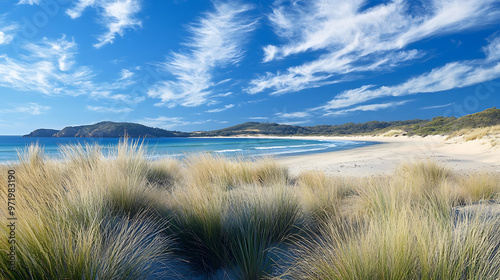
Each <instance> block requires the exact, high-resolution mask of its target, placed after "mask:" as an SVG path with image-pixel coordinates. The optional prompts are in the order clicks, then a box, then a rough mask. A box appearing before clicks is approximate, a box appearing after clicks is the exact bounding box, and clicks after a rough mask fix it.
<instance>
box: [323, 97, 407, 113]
mask: <svg viewBox="0 0 500 280" xmlns="http://www.w3.org/2000/svg"><path fill="white" fill-rule="evenodd" d="M410 101H411V100H405V101H400V102H388V103H380V104H369V105H361V106H357V107H354V108H351V109H344V110H338V111H329V112H327V113H325V114H324V115H323V116H339V115H346V114H349V113H352V112H356V111H364V112H366V111H378V110H382V109H387V108H394V107H397V106H401V105H403V104H406V103H408V102H410Z"/></svg>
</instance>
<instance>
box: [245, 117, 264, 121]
mask: <svg viewBox="0 0 500 280" xmlns="http://www.w3.org/2000/svg"><path fill="white" fill-rule="evenodd" d="M248 119H249V120H267V119H269V118H268V117H250V118H248Z"/></svg>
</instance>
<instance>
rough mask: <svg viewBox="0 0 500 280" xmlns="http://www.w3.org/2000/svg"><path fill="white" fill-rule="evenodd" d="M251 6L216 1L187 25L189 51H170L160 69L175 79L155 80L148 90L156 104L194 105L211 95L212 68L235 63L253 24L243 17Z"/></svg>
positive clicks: (242, 53)
mask: <svg viewBox="0 0 500 280" xmlns="http://www.w3.org/2000/svg"><path fill="white" fill-rule="evenodd" d="M251 9H252V7H251V6H249V5H244V4H240V3H234V2H228V3H218V2H216V3H215V4H214V11H212V12H210V13H206V14H205V15H204V16H203V17H202V18H201V19H200V20H199V21H197V22H196V23H194V24H192V25H190V26H189V31H190V32H191V34H192V36H191V38H190V39H189V41H188V42H187V43H186V44H185V46H186V47H187V48H188V50H187V51H184V52H174V53H171V54H170V56H169V58H168V59H167V61H166V62H165V63H163V64H161V69H162V72H164V73H166V74H168V75H171V76H172V77H173V78H174V79H172V80H165V81H162V82H158V83H156V84H155V85H153V87H151V89H150V90H149V91H148V95H149V96H150V97H153V98H159V99H160V100H161V102H160V103H158V104H157V105H159V106H168V107H175V106H178V105H181V106H186V107H195V106H200V105H202V104H205V103H206V102H207V100H208V99H209V98H210V97H214V95H215V93H214V90H213V87H215V86H216V85H217V84H218V83H217V82H216V81H214V80H215V79H214V77H213V73H214V70H216V69H219V68H223V67H226V66H228V65H233V66H234V65H237V64H238V63H239V62H240V61H241V59H242V58H243V55H244V51H243V50H242V45H243V42H244V41H245V39H246V38H247V37H248V35H249V34H250V33H251V32H252V31H253V30H254V29H255V26H256V21H254V20H251V19H249V17H248V16H246V14H247V12H248V11H250V10H251ZM225 81H227V79H226V80H223V82H225Z"/></svg>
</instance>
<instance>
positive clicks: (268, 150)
mask: <svg viewBox="0 0 500 280" xmlns="http://www.w3.org/2000/svg"><path fill="white" fill-rule="evenodd" d="M131 140H139V141H141V142H142V141H144V144H145V146H146V149H147V152H148V156H149V157H150V158H153V159H154V158H162V157H183V156H186V155H188V154H192V153H201V152H208V153H214V154H219V155H224V156H229V157H232V156H243V157H246V156H264V155H270V156H290V155H299V154H309V153H320V152H329V151H338V150H346V149H352V148H357V147H362V146H366V145H371V144H375V143H374V142H361V141H331V140H302V139H275V138H260V139H257V138H149V139H131ZM119 141H120V139H119V138H55V137H54V138H51V137H40V138H38V137H33V138H27V137H20V136H0V163H5V162H15V161H18V158H19V157H18V152H22V151H23V150H24V149H25V148H26V146H28V145H30V144H34V143H38V144H39V145H40V146H42V147H43V148H44V151H45V154H46V155H47V156H48V157H51V158H58V157H60V156H61V154H60V150H59V147H60V146H64V145H67V144H85V143H90V144H98V145H101V146H103V147H105V148H110V147H113V146H116V145H117V144H118V143H119Z"/></svg>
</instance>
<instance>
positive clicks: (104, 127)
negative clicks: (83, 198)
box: [24, 122, 189, 138]
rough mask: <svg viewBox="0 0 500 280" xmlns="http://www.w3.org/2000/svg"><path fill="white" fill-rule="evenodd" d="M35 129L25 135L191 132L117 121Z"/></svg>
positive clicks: (134, 135)
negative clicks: (46, 129) (40, 130)
mask: <svg viewBox="0 0 500 280" xmlns="http://www.w3.org/2000/svg"><path fill="white" fill-rule="evenodd" d="M37 131H39V129H38V130H35V131H33V132H32V133H30V134H28V135H24V136H25V137H116V138H121V137H124V136H128V137H132V138H142V137H150V138H157V137H185V136H189V133H184V132H177V131H169V130H164V129H160V128H152V127H147V126H145V125H141V124H135V123H116V122H100V123H96V124H91V125H81V126H68V127H65V128H63V129H61V130H60V131H58V130H51V131H52V133H48V132H47V133H44V134H40V133H35V132H37Z"/></svg>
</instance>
